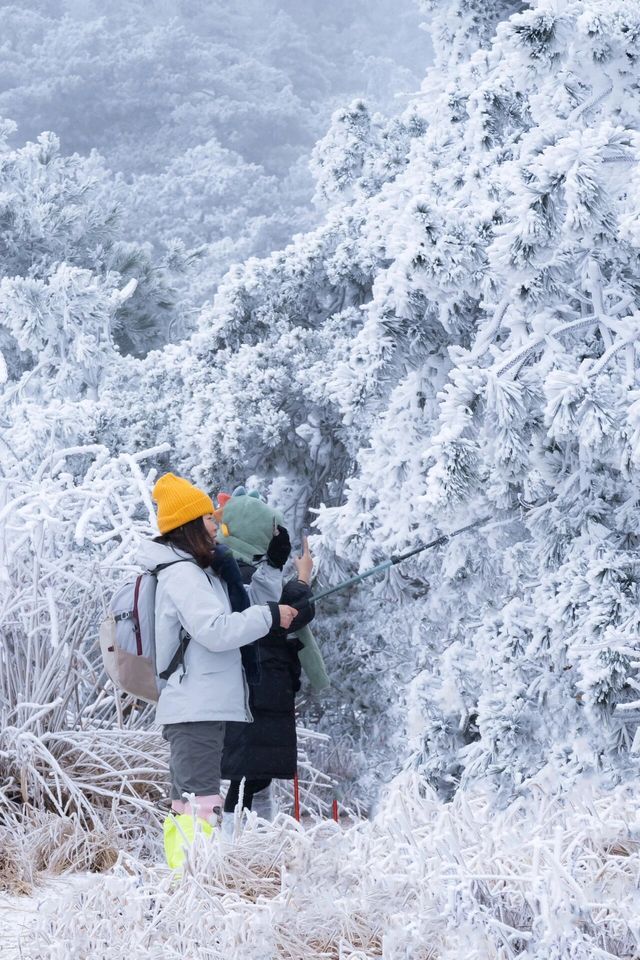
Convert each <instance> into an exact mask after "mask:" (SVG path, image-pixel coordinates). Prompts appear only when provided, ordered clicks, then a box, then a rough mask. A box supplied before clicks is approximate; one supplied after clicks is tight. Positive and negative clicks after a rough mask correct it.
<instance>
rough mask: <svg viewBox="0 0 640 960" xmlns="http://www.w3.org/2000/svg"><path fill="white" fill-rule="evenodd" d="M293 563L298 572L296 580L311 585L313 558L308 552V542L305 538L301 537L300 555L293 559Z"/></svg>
mask: <svg viewBox="0 0 640 960" xmlns="http://www.w3.org/2000/svg"><path fill="white" fill-rule="evenodd" d="M293 562H294V563H295V565H296V570H297V571H298V580H302V582H303V583H311V574H312V572H313V557H312V556H311V553H310V551H309V541H308V540H307V538H306V537H305V536H303V537H302V554H301V555H300V556H299V557H294V558H293Z"/></svg>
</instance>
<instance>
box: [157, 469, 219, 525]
mask: <svg viewBox="0 0 640 960" xmlns="http://www.w3.org/2000/svg"><path fill="white" fill-rule="evenodd" d="M151 496H152V497H153V499H154V500H155V502H156V503H157V505H158V529H159V530H160V533H169V531H170V530H175V529H176V527H181V526H182V524H183V523H189V521H190V520H195V519H197V517H205V516H206V515H207V514H208V513H213V511H214V506H213V501H212V499H211V497H209V496H207V494H206V493H205V492H204V491H203V490H199V489H198V488H197V487H194V485H193V484H192V483H189V481H188V480H185V479H184V477H176V475H175V474H173V473H165V474H163V475H162V476H161V477H160V478H159V479H158V481H157V483H156V485H155V487H154V488H153V490H152V492H151Z"/></svg>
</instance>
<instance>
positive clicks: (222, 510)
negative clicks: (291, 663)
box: [215, 487, 331, 691]
mask: <svg viewBox="0 0 640 960" xmlns="http://www.w3.org/2000/svg"><path fill="white" fill-rule="evenodd" d="M216 500H217V502H218V508H217V509H216V510H215V515H216V518H217V520H218V524H219V526H218V542H219V543H224V544H225V545H226V546H228V547H229V549H230V550H231V552H232V553H233V555H234V557H235V558H236V560H244V561H245V563H253V561H254V557H257V556H264V555H265V553H266V552H267V547H268V546H269V541H270V540H271V538H272V537H273V536H274V534H275V533H277V529H276V528H277V527H278V526H280V527H284V517H283V515H282V514H281V512H280V511H279V510H274V508H273V507H270V506H269V505H268V504H267V503H265V501H264V500H263V499H262V497H261V496H260V494H259V493H258V492H257V490H256V491H252V492H251V493H247V491H246V490H245V488H244V487H237V488H236V489H235V490H234V491H233V493H232V495H231V496H229V494H228V493H219V494H218V496H217V498H216ZM295 634H296V636H297V637H298V639H299V640H300V643H301V644H302V645H303V649H302V650H300V653H299V657H300V665H301V666H302V669H303V670H304V672H305V673H306V675H307V677H308V678H309V682H310V683H311V686H312V687H313V689H314V690H316V691H320V690H324V689H325V688H326V687H328V686H329V685H330V683H331V681H330V680H329V677H328V675H327V671H326V668H325V665H324V659H323V657H322V653H321V652H320V648H319V646H318V644H317V642H316V639H315V637H314V636H313V633H312V632H311V630H310V629H309V627H302V629H301V630H296V631H295Z"/></svg>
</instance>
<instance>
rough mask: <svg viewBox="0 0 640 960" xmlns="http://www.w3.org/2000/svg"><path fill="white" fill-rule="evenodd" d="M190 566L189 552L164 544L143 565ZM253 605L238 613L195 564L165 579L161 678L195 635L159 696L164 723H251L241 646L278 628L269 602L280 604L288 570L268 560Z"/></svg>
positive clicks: (159, 615) (160, 595) (160, 610)
mask: <svg viewBox="0 0 640 960" xmlns="http://www.w3.org/2000/svg"><path fill="white" fill-rule="evenodd" d="M179 559H185V560H189V554H187V553H184V552H183V551H182V550H176V549H175V548H174V547H171V546H169V545H168V544H165V543H155V542H154V541H153V540H146V541H144V542H143V543H142V544H141V547H140V550H139V552H138V560H139V562H140V563H141V564H142V566H143V567H146V568H147V569H148V570H153V569H154V568H155V567H157V566H159V565H160V564H161V563H171V562H172V561H174V560H179ZM248 592H249V596H250V599H251V601H252V603H253V604H259V605H256V606H252V607H249V608H248V609H247V610H244V611H243V612H242V613H233V612H232V610H231V604H230V602H229V596H228V593H227V585H226V583H224V581H223V580H221V579H220V578H219V577H217V576H215V574H213V573H212V572H211V571H207V570H203V569H202V568H201V567H199V566H198V565H197V564H196V563H194V562H191V563H189V562H187V563H176V564H174V566H172V567H168V568H167V569H165V570H161V571H160V572H159V573H158V589H157V592H156V662H157V669H158V672H159V673H161V672H162V671H163V670H165V669H166V667H167V666H168V665H169V663H170V662H171V659H172V658H173V655H174V654H175V652H176V649H177V647H178V644H179V638H180V628H181V627H184V629H185V630H186V632H187V633H188V634H189V636H190V637H191V642H190V644H189V646H188V647H187V650H186V653H185V657H184V670H183V669H182V668H181V667H180V668H178V669H177V670H176V671H175V672H174V673H173V674H172V675H171V676H170V677H169V679H168V681H167V683H166V686H165V687H164V688H163V689H162V691H161V693H160V698H159V700H158V706H157V710H156V720H157V722H158V723H161V724H165V723H189V722H194V721H199V720H243V721H248V720H251V719H252V716H251V712H250V710H249V706H248V688H247V683H246V680H245V676H244V671H243V669H242V659H241V656H240V649H239V648H240V647H242V646H244V645H245V644H247V643H253V641H254V640H257V639H258V638H259V637H263V636H265V634H267V633H268V632H269V630H271V628H272V626H273V625H274V623H273V621H274V617H273V615H272V612H271V609H270V608H269V607H268V606H267V602H268V601H272V602H276V603H277V602H278V600H279V599H280V595H281V593H282V571H281V570H276V569H275V568H274V567H270V566H269V565H268V564H267V563H265V562H264V561H263V562H262V563H260V564H259V566H258V570H257V573H256V575H255V576H254V578H253V581H252V583H251V585H250V588H249V590H248Z"/></svg>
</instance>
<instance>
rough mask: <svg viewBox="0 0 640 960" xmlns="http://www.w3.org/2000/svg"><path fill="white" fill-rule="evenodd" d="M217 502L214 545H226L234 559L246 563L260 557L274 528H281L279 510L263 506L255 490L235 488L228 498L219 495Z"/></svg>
mask: <svg viewBox="0 0 640 960" xmlns="http://www.w3.org/2000/svg"><path fill="white" fill-rule="evenodd" d="M217 499H218V503H219V504H220V506H219V508H218V509H217V510H216V516H217V518H218V522H219V524H220V526H219V528H218V542H219V543H224V544H226V545H227V546H228V547H229V548H230V549H231V552H232V553H233V555H234V557H236V559H240V560H244V561H245V562H246V563H252V562H253V558H254V557H257V556H261V557H262V556H264V555H265V553H266V552H267V547H268V546H269V541H270V540H271V538H272V537H273V536H274V534H276V533H277V532H278V531H277V530H276V527H278V526H280V527H284V517H283V516H282V514H281V513H280V511H279V510H274V509H273V507H270V506H269V505H268V504H267V503H265V502H264V500H263V499H262V498H261V496H260V494H259V493H258V492H257V491H252V492H251V493H247V491H246V490H245V488H244V487H237V488H236V489H235V490H234V491H233V494H232V495H231V496H229V495H228V494H224V493H221V494H219V495H218V498H217Z"/></svg>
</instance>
